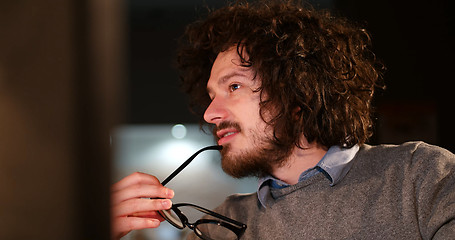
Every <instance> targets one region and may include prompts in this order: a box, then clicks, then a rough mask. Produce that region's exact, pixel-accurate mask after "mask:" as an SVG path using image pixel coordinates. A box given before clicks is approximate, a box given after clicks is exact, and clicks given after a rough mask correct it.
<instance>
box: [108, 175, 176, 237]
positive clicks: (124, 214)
mask: <svg viewBox="0 0 455 240" xmlns="http://www.w3.org/2000/svg"><path fill="white" fill-rule="evenodd" d="M111 194H112V195H111V204H112V206H111V211H112V237H113V239H120V238H121V237H123V236H125V235H126V234H127V233H129V232H130V231H131V230H137V229H144V228H156V227H158V226H159V225H160V223H161V222H162V221H164V219H163V218H162V217H161V216H160V215H159V214H158V212H157V211H159V210H166V209H169V208H171V206H172V202H171V200H170V199H171V198H172V197H174V192H173V191H172V190H171V189H169V188H166V187H163V186H162V185H161V183H160V181H159V180H158V179H157V178H156V177H155V176H152V175H149V174H145V173H139V172H136V173H133V174H131V175H129V176H127V177H125V178H123V179H122V180H120V181H119V182H117V183H115V184H114V185H112V191H111ZM148 198H161V199H148Z"/></svg>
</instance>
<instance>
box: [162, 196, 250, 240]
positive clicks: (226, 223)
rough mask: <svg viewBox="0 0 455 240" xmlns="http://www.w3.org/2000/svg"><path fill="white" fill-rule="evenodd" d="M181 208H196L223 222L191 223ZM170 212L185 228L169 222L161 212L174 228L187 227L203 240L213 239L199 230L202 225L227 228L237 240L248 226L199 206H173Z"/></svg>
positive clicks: (202, 220)
mask: <svg viewBox="0 0 455 240" xmlns="http://www.w3.org/2000/svg"><path fill="white" fill-rule="evenodd" d="M179 207H191V208H194V209H196V210H198V211H200V212H203V213H205V214H207V215H210V216H213V217H216V218H218V219H221V220H222V221H220V220H216V219H206V218H201V219H199V220H197V221H196V222H194V223H190V222H189V220H188V218H187V217H186V216H185V214H183V212H182V211H180V209H179ZM170 210H172V211H174V213H175V214H176V215H177V217H178V218H179V219H180V221H181V222H182V224H183V226H179V225H178V224H175V223H174V222H173V221H169V220H168V218H167V217H166V216H165V214H164V213H162V211H160V212H159V214H160V215H161V216H162V217H163V218H164V219H166V220H167V221H168V222H169V223H170V224H171V225H172V226H174V227H176V228H178V229H184V228H185V227H188V228H189V229H191V230H193V231H194V233H195V234H196V236H198V237H200V238H202V239H206V240H211V238H207V237H206V236H204V235H203V232H202V231H200V229H198V228H197V226H198V225H201V224H215V225H218V226H222V227H225V228H227V229H229V230H231V231H232V232H233V233H234V234H235V235H236V236H237V239H239V238H240V237H241V236H242V235H243V233H244V232H245V229H246V225H245V224H243V223H241V222H238V221H235V220H233V219H231V218H228V217H226V216H223V215H221V214H218V213H216V212H213V211H211V210H208V209H206V208H203V207H201V206H197V205H194V204H191V203H177V204H173V205H172V207H171V209H170ZM199 231H200V232H199Z"/></svg>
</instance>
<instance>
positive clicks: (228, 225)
mask: <svg viewBox="0 0 455 240" xmlns="http://www.w3.org/2000/svg"><path fill="white" fill-rule="evenodd" d="M222 148H223V147H222V146H218V145H215V146H208V147H205V148H202V149H200V150H199V151H197V152H196V153H194V154H193V155H192V156H191V157H190V158H188V160H186V161H185V162H184V163H183V164H182V165H181V166H180V167H178V168H177V169H176V170H175V171H174V172H172V173H171V175H169V176H168V177H167V178H166V179H164V181H163V182H161V184H162V185H163V186H164V185H166V184H167V183H168V182H169V181H170V180H172V179H173V178H174V177H175V176H177V174H179V173H180V172H181V171H182V170H183V169H184V168H185V167H186V166H187V165H188V164H190V162H191V161H193V159H194V158H195V157H196V156H197V155H198V154H199V153H201V152H203V151H206V150H221V149H222ZM182 209H191V210H196V211H199V212H202V213H204V214H206V215H208V216H207V218H202V219H199V220H197V221H196V222H194V223H190V222H189V221H188V218H187V217H186V216H185V214H183V211H182ZM158 213H159V214H160V215H161V216H162V217H163V218H164V219H166V220H167V221H168V222H169V223H170V224H172V225H173V226H174V227H176V228H178V229H184V228H185V227H188V228H189V229H191V230H193V231H194V233H195V234H196V236H198V237H199V238H201V239H204V240H220V239H223V240H224V239H226V240H231V239H232V240H238V239H240V237H241V236H242V235H243V233H244V232H245V229H246V224H243V223H240V222H237V221H235V220H233V219H230V218H228V217H226V216H223V215H221V214H218V213H216V212H213V211H211V210H208V209H206V208H203V207H200V206H197V205H194V204H191V203H177V204H173V205H172V207H171V209H169V210H164V211H159V212H158ZM214 234H216V235H214Z"/></svg>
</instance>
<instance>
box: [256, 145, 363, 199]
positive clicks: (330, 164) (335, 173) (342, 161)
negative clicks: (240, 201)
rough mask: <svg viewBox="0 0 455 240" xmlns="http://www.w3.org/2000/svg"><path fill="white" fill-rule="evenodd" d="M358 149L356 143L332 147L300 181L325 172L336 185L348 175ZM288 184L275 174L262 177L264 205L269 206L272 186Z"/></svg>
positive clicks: (261, 189)
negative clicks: (348, 145) (274, 175)
mask: <svg viewBox="0 0 455 240" xmlns="http://www.w3.org/2000/svg"><path fill="white" fill-rule="evenodd" d="M358 151H359V146H358V145H355V146H354V147H352V148H341V147H339V146H332V147H330V148H329V150H328V151H327V153H326V154H325V155H324V157H323V158H322V159H321V160H320V161H319V163H318V164H316V166H314V167H313V168H310V169H307V170H305V171H304V172H302V173H301V174H300V176H299V182H302V181H305V180H307V179H309V178H311V177H313V176H315V175H316V174H319V173H323V174H324V175H325V176H326V177H327V178H328V179H329V180H330V186H334V185H335V184H337V183H338V182H340V181H341V180H342V179H343V178H344V176H346V174H347V173H348V171H349V169H351V165H352V161H351V160H352V159H353V158H354V156H355V155H356V153H357V152H358ZM288 186H290V185H289V184H287V183H285V182H283V181H281V180H279V179H276V178H274V177H273V176H266V177H263V178H260V179H259V183H258V190H257V194H258V198H259V201H260V202H261V204H262V206H264V207H266V206H267V204H266V203H267V196H268V195H270V188H285V187H288Z"/></svg>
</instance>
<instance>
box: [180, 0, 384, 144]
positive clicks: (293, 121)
mask: <svg viewBox="0 0 455 240" xmlns="http://www.w3.org/2000/svg"><path fill="white" fill-rule="evenodd" d="M232 46H237V52H238V54H239V56H240V57H241V58H242V56H245V54H244V51H245V53H246V56H248V57H247V58H242V61H243V64H244V66H247V67H252V69H253V70H254V71H255V73H256V75H257V76H258V77H259V78H260V79H261V87H260V89H259V90H260V91H261V102H260V113H261V117H262V119H264V117H263V116H264V115H263V114H264V113H265V112H267V110H270V109H273V113H274V115H273V118H272V119H271V120H270V121H268V122H267V123H268V124H271V125H272V126H273V128H274V136H275V140H276V141H277V143H278V144H280V145H283V146H289V145H291V144H295V145H297V146H300V145H299V143H300V138H301V136H302V133H303V134H304V136H305V137H306V138H307V140H308V142H314V141H316V142H318V143H320V144H322V145H323V146H326V147H330V146H332V145H338V146H340V147H351V146H353V145H355V144H360V145H361V144H363V143H365V142H366V141H367V140H368V139H369V138H370V137H371V135H372V132H373V127H372V126H373V124H372V122H373V121H372V106H371V102H372V98H373V94H374V92H375V89H376V88H377V87H381V88H383V87H384V86H383V85H382V81H381V80H382V70H383V69H384V68H383V65H382V64H380V63H379V62H378V61H377V60H376V57H375V55H374V54H373V52H372V51H371V50H370V48H371V39H370V36H369V34H368V33H367V32H366V31H365V30H364V29H363V28H361V27H358V26H356V24H353V23H351V22H349V21H347V20H346V19H345V18H341V17H334V16H333V15H332V14H330V13H329V12H328V11H324V10H315V9H314V8H312V7H311V6H309V5H304V4H303V3H301V2H299V1H275V0H271V1H257V2H254V3H248V2H246V1H243V2H239V1H237V2H236V3H233V4H230V5H228V6H226V7H224V8H221V9H218V10H215V11H210V12H209V14H208V16H206V18H205V19H204V20H198V21H196V22H194V23H192V24H190V25H188V26H187V29H186V31H185V34H184V38H183V41H182V45H181V48H180V49H179V53H178V58H177V63H178V67H179V69H180V71H181V80H182V87H183V90H184V91H185V92H186V93H188V94H189V96H190V98H191V102H190V107H191V109H192V110H193V111H195V112H196V113H198V114H201V121H202V113H203V111H204V110H205V109H206V108H207V107H208V105H209V104H210V98H209V96H208V94H207V92H206V84H207V81H208V79H209V77H210V71H211V67H212V64H213V62H214V61H215V58H216V56H217V55H218V53H219V52H222V51H225V50H227V49H228V48H230V47H232ZM264 93H265V95H264ZM263 96H267V97H263ZM201 124H202V122H201Z"/></svg>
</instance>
